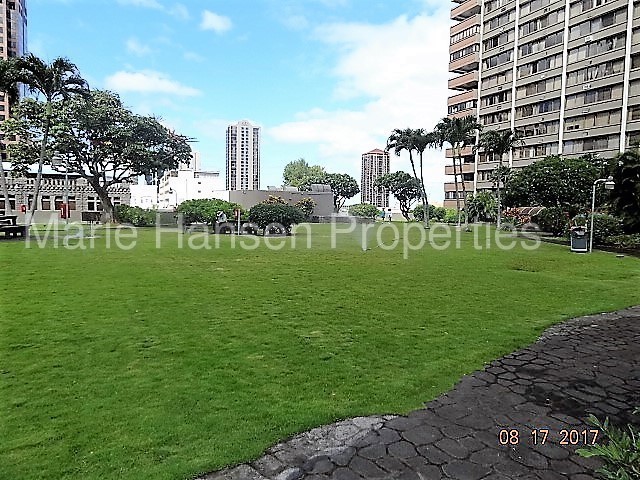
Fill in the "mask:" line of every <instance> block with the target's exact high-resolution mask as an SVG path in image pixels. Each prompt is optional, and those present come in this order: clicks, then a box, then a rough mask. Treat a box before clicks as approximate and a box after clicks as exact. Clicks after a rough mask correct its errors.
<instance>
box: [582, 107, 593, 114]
mask: <svg viewBox="0 0 640 480" xmlns="http://www.w3.org/2000/svg"><path fill="white" fill-rule="evenodd" d="M590 111H591V109H590V108H585V109H583V110H582V113H589V112H590Z"/></svg>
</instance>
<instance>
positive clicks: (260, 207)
mask: <svg viewBox="0 0 640 480" xmlns="http://www.w3.org/2000/svg"><path fill="white" fill-rule="evenodd" d="M249 220H250V221H251V222H253V223H255V224H256V225H258V227H260V228H261V229H263V231H264V234H265V235H266V234H267V233H286V234H287V235H288V234H290V233H291V227H292V225H295V224H297V223H301V222H304V220H305V216H304V213H302V211H301V210H300V209H299V208H297V207H294V206H293V205H283V204H281V203H258V204H257V205H254V206H253V207H251V209H249ZM270 225H271V226H272V227H271V228H269V226H270ZM280 226H281V227H282V228H284V231H278V232H276V230H281V229H280V228H279V227H280Z"/></svg>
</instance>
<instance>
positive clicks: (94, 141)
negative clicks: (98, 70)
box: [8, 90, 191, 220]
mask: <svg viewBox="0 0 640 480" xmlns="http://www.w3.org/2000/svg"><path fill="white" fill-rule="evenodd" d="M53 107H54V108H53V109H52V110H51V113H49V112H47V110H46V107H45V106H43V105H42V104H41V103H39V102H36V101H34V100H31V99H27V100H24V101H22V102H21V103H20V104H19V105H18V106H17V107H16V116H17V118H15V119H14V120H12V121H10V122H8V123H9V124H10V127H11V132H12V133H14V134H16V135H17V136H18V138H19V141H18V142H17V143H15V144H12V145H10V146H9V152H10V155H11V158H12V160H13V161H14V163H17V164H18V165H19V164H22V166H23V168H24V165H27V164H28V163H29V162H30V161H31V158H33V154H34V153H35V151H36V150H40V149H42V143H43V142H44V138H43V136H42V132H43V131H44V130H45V129H46V128H47V122H48V121H50V120H51V125H52V126H51V132H50V133H49V137H50V138H49V139H48V140H47V145H46V152H47V155H46V158H47V160H48V161H49V162H51V160H53V159H54V158H62V159H64V163H65V168H66V169H68V171H69V172H71V173H76V174H78V175H80V176H81V177H83V178H85V179H86V180H87V182H88V183H89V184H90V185H91V186H92V187H93V189H94V190H95V192H96V193H97V195H98V197H99V198H100V200H101V203H102V208H103V210H104V213H105V216H106V220H110V219H112V218H113V215H114V208H113V203H112V201H111V198H110V196H109V188H110V187H111V186H113V185H116V184H119V183H122V182H125V181H130V180H133V179H136V178H137V177H138V176H140V175H146V174H149V173H150V172H153V171H156V170H158V169H171V168H176V167H177V165H178V164H179V163H181V162H182V163H186V162H189V160H190V159H191V147H190V146H189V144H188V140H187V138H186V137H184V136H182V135H178V134H176V133H175V132H173V131H171V130H169V129H167V128H166V127H165V126H163V125H162V124H161V123H160V122H159V121H158V120H157V119H156V118H154V117H148V116H141V115H135V114H133V113H132V112H131V111H129V110H128V109H126V108H125V107H124V106H123V105H122V102H121V101H120V98H119V97H118V96H117V95H115V94H113V93H111V92H106V91H99V90H94V91H92V92H91V93H90V94H89V95H88V97H86V98H84V97H83V98H81V97H77V98H73V99H71V100H69V101H68V102H65V103H56V104H55V105H53ZM52 166H53V168H54V169H55V168H57V167H56V166H55V165H52Z"/></svg>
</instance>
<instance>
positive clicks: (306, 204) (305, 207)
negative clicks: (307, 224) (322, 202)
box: [294, 197, 316, 220]
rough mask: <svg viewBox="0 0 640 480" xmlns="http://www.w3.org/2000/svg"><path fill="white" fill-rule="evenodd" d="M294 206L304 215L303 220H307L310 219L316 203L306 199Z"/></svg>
mask: <svg viewBox="0 0 640 480" xmlns="http://www.w3.org/2000/svg"><path fill="white" fill-rule="evenodd" d="M294 206H295V207H297V208H299V209H300V211H301V212H302V213H304V216H305V218H306V219H307V220H308V219H309V218H311V215H312V214H313V210H314V209H315V208H316V202H315V201H314V200H313V199H312V198H309V197H306V198H302V199H300V200H298V201H297V202H296V203H295V205H294Z"/></svg>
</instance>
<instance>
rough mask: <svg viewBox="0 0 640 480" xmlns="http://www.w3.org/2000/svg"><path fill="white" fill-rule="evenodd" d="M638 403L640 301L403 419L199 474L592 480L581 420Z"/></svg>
mask: <svg viewBox="0 0 640 480" xmlns="http://www.w3.org/2000/svg"><path fill="white" fill-rule="evenodd" d="M635 406H640V307H635V308H631V309H627V310H623V311H620V312H616V313H609V314H602V315H593V316H589V317H583V318H579V319H574V320H570V321H568V322H566V323H563V324H561V325H558V326H556V327H552V328H551V329H549V330H547V331H546V332H545V333H544V334H543V336H542V337H541V338H540V340H539V341H538V342H536V343H535V344H533V345H531V346H530V347H528V348H525V349H523V350H520V351H518V352H515V353H513V354H511V355H507V356H505V357H503V358H501V359H499V360H496V361H494V362H492V363H491V364H490V365H488V366H487V367H486V368H485V369H484V370H483V371H480V372H476V373H475V374H473V375H470V376H466V377H464V378H463V379H462V380H461V381H460V382H459V383H458V384H457V386H456V387H455V388H454V389H453V390H452V391H450V392H448V393H446V394H444V395H442V396H440V397H439V398H437V399H436V400H434V401H432V402H429V403H427V404H426V405H425V407H424V408H422V409H420V410H416V411H414V412H411V413H410V414H409V415H408V416H380V417H366V418H364V417H362V418H355V419H351V420H346V421H343V422H339V423H336V424H333V425H328V426H325V427H320V428H317V429H314V430H311V431H310V432H307V433H304V434H302V435H299V436H297V437H294V438H293V439H291V440H289V441H287V442H284V443H281V444H278V445H276V446H274V447H272V448H270V449H269V450H267V452H266V453H265V455H264V456H263V457H261V458H260V459H258V460H257V461H255V462H252V463H250V464H243V465H240V466H237V467H234V468H231V469H227V470H224V471H220V472H215V473H212V474H209V475H206V476H204V477H201V479H200V480H267V479H270V480H271V479H276V480H298V479H304V480H321V479H335V480H351V479H363V478H365V479H379V480H383V479H397V480H432V479H433V480H438V479H455V480H506V479H522V480H556V479H569V480H589V479H592V478H595V476H594V475H595V474H594V473H593V472H594V470H595V469H596V468H597V467H598V465H599V464H598V461H597V460H594V459H584V458H582V457H580V456H578V455H577V454H576V453H575V450H576V448H579V447H581V446H583V444H584V441H585V439H586V440H587V441H591V440H592V438H593V433H592V432H589V431H588V430H589V429H590V428H591V427H590V426H588V425H587V424H586V423H585V421H584V420H585V417H586V416H587V415H588V414H589V413H593V414H595V415H597V416H599V417H604V416H609V417H610V418H611V420H612V421H613V422H614V423H619V422H630V421H633V422H634V423H638V420H639V419H638V417H637V416H635V417H634V416H633V415H632V411H633V409H634V407H635ZM533 431H535V432H536V436H537V439H538V444H536V442H535V441H534V437H533V434H532V432H533ZM545 431H548V434H547V437H546V441H545V442H544V444H543V442H542V440H543V437H544V436H545ZM516 432H517V436H516ZM585 435H586V438H585ZM565 437H566V438H565ZM501 440H502V442H501ZM563 440H566V441H567V442H566V443H568V445H564V444H563ZM502 443H506V445H503V444H502ZM510 443H513V444H510ZM572 443H574V444H575V445H572Z"/></svg>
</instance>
